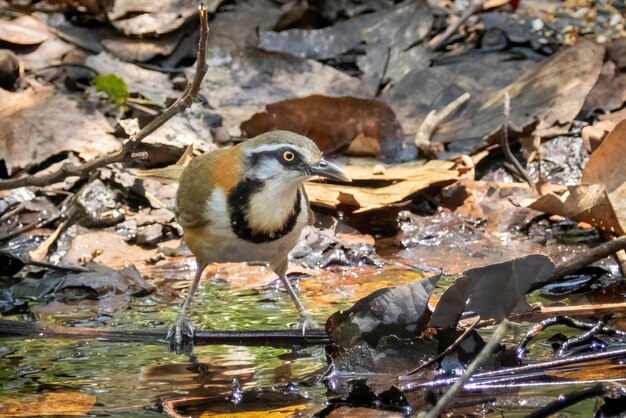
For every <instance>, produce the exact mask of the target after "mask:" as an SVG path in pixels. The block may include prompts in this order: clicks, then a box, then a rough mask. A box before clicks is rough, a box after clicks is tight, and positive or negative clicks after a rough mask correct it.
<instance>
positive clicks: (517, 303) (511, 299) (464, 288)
mask: <svg viewBox="0 0 626 418" xmlns="http://www.w3.org/2000/svg"><path fill="white" fill-rule="evenodd" d="M554 269H555V266H554V263H553V262H552V260H550V258H549V257H546V256H545V255H540V254H534V255H529V256H526V257H522V258H516V259H514V260H510V261H505V262H503V263H497V264H491V265H488V266H484V267H478V268H473V269H470V270H467V271H465V272H464V273H463V274H462V275H461V276H460V277H458V278H457V279H456V280H455V281H454V283H453V284H452V286H450V287H449V288H448V289H446V291H445V292H444V293H443V295H441V298H440V300H439V302H438V303H437V306H436V307H435V310H434V312H433V314H432V318H431V319H430V324H429V325H430V326H431V327H435V328H450V327H452V326H455V325H456V323H457V321H458V320H459V319H460V317H461V314H462V313H463V312H473V313H475V314H476V315H479V316H480V318H481V319H495V320H496V321H501V320H503V319H505V318H507V317H508V316H509V315H510V314H511V313H513V312H520V311H523V310H524V309H529V308H530V307H529V306H528V304H527V303H526V300H525V295H526V292H528V291H529V290H530V289H531V288H532V287H533V285H535V284H537V283H542V282H545V281H546V280H547V279H548V278H549V277H550V276H551V275H552V273H553V272H554Z"/></svg>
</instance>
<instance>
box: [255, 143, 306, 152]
mask: <svg viewBox="0 0 626 418" xmlns="http://www.w3.org/2000/svg"><path fill="white" fill-rule="evenodd" d="M284 148H289V149H291V150H293V151H295V152H298V149H297V148H295V147H292V146H291V145H289V144H265V145H261V146H260V147H255V148H248V149H245V152H246V154H256V153H261V152H268V151H276V150H279V149H284Z"/></svg>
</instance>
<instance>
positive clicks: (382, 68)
mask: <svg viewBox="0 0 626 418" xmlns="http://www.w3.org/2000/svg"><path fill="white" fill-rule="evenodd" d="M432 22H433V16H432V13H431V11H430V7H429V5H428V3H427V2H426V1H424V0H408V1H405V2H402V3H399V4H397V5H396V6H395V7H392V8H381V9H379V10H377V11H375V12H373V13H368V14H363V15H360V16H357V17H355V18H352V19H348V20H344V21H340V22H338V23H336V24H335V25H334V26H331V27H326V28H322V29H311V30H303V29H291V30H285V31H281V32H261V33H260V35H259V46H260V47H261V48H263V49H265V50H267V51H280V52H287V53H289V54H292V55H295V56H298V57H307V58H313V59H317V60H326V59H332V58H336V57H337V56H339V55H341V54H344V53H346V52H348V51H351V50H354V49H359V48H361V44H362V43H364V44H365V46H364V48H365V54H363V55H361V56H359V57H358V58H357V60H356V65H357V66H358V67H359V69H360V70H361V72H362V73H363V77H362V79H363V81H364V82H365V84H366V85H367V86H368V88H369V89H370V91H371V92H372V93H376V92H377V91H378V87H379V84H380V82H381V81H382V80H383V78H387V79H389V78H393V76H392V74H393V75H395V76H396V77H397V75H398V74H399V73H401V72H402V71H400V72H398V71H395V72H394V69H395V65H387V63H389V64H391V61H392V60H391V59H390V56H394V57H398V56H400V55H404V56H405V57H406V58H408V60H409V61H410V62H411V64H412V66H413V67H423V65H422V64H421V63H425V65H428V63H429V62H430V60H429V57H428V55H427V54H414V53H411V54H406V53H405V52H406V50H407V49H409V48H410V47H412V46H414V45H416V44H417V43H418V42H419V41H420V40H422V39H423V38H424V36H426V35H427V34H428V31H429V30H430V27H431V25H432ZM387 73H389V75H388V74H387Z"/></svg>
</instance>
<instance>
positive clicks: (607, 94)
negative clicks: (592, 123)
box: [581, 61, 626, 117]
mask: <svg viewBox="0 0 626 418" xmlns="http://www.w3.org/2000/svg"><path fill="white" fill-rule="evenodd" d="M624 102H626V74H622V73H620V72H619V71H618V70H617V66H616V64H615V62H613V61H607V62H605V63H604V65H603V66H602V72H601V73H600V76H599V77H598V81H597V82H596V84H595V85H594V86H593V88H592V89H591V91H590V92H589V94H588V95H587V98H586V99H585V103H584V104H583V108H582V110H581V112H582V115H583V116H584V117H589V116H590V115H591V114H592V113H593V112H594V111H596V110H601V111H603V113H606V112H607V111H612V110H617V109H620V108H621V107H622V105H623V104H624Z"/></svg>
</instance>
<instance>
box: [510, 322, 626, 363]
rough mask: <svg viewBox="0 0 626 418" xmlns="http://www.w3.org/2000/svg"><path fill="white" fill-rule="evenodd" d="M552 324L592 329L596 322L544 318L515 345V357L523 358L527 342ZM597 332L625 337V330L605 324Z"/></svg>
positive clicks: (585, 329) (586, 329)
mask: <svg viewBox="0 0 626 418" xmlns="http://www.w3.org/2000/svg"><path fill="white" fill-rule="evenodd" d="M554 325H565V326H568V327H571V328H576V329H580V330H584V331H589V330H590V329H593V327H594V326H596V325H597V324H594V323H592V322H585V321H581V320H578V319H575V318H571V317H569V316H553V317H552V318H548V319H544V320H543V321H541V322H539V323H538V324H536V325H535V326H533V327H532V328H531V329H530V330H529V331H528V332H527V333H526V335H525V336H524V338H523V339H522V341H520V342H519V344H518V345H517V348H516V349H515V352H516V354H517V358H519V359H522V358H524V356H525V354H526V351H527V350H526V346H527V345H528V343H529V342H530V341H531V340H532V339H533V338H535V337H536V336H537V335H539V333H541V332H543V331H545V330H546V329H548V328H550V327H551V326H554ZM598 334H604V335H609V336H615V335H617V336H620V337H626V332H624V331H621V330H618V329H615V328H611V327H607V326H603V327H602V328H601V329H599V330H598Z"/></svg>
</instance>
